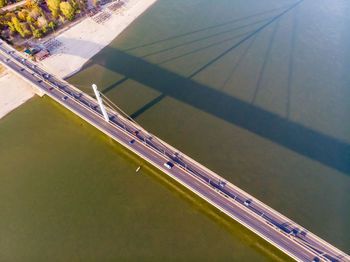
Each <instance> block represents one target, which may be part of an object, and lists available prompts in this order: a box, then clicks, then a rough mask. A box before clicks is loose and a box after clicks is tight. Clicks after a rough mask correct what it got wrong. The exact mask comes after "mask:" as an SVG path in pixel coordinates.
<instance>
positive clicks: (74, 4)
mask: <svg viewBox="0 0 350 262" xmlns="http://www.w3.org/2000/svg"><path fill="white" fill-rule="evenodd" d="M71 3H72V7H73V8H74V10H78V5H77V3H76V2H75V1H74V0H72V1H71Z"/></svg>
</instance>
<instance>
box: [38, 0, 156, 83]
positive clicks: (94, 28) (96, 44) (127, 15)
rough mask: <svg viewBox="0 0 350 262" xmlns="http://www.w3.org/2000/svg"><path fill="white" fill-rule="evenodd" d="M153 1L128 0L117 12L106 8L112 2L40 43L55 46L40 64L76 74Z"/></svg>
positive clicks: (60, 74) (59, 72)
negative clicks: (91, 15) (105, 17)
mask: <svg viewBox="0 0 350 262" xmlns="http://www.w3.org/2000/svg"><path fill="white" fill-rule="evenodd" d="M156 1H157V0H129V1H127V2H126V3H125V4H124V6H123V7H121V9H119V10H117V11H111V10H109V9H108V7H109V6H111V5H112V4H113V3H109V4H107V5H105V6H104V7H103V8H102V10H101V11H100V12H99V13H97V14H96V15H95V16H93V17H89V18H86V19H84V20H83V21H81V22H80V23H78V24H76V25H75V26H73V27H72V28H70V29H68V30H66V31H64V32H63V33H61V34H59V35H57V36H55V37H52V38H50V39H49V40H47V41H46V42H45V43H43V45H44V46H52V45H54V46H56V47H54V48H53V49H52V50H50V52H51V56H50V57H48V58H46V59H45V60H43V61H42V62H40V63H39V65H40V66H42V67H43V68H44V69H45V70H47V71H49V72H51V73H52V74H55V75H56V76H58V77H61V78H68V77H69V76H72V75H73V74H76V73H77V72H79V71H80V70H81V68H82V67H83V65H84V64H85V63H86V62H88V61H89V60H90V58H92V57H93V56H95V55H96V54H97V53H99V52H100V51H101V50H102V49H103V48H105V47H106V46H108V45H109V44H110V43H111V42H112V41H113V40H114V39H116V37H118V36H119V35H120V34H121V33H122V32H123V31H124V30H125V29H126V28H127V27H128V26H129V25H130V24H131V23H132V22H133V21H135V20H136V19H137V18H138V17H139V16H140V15H142V14H143V13H144V12H145V11H146V10H147V9H148V8H149V7H151V6H152V5H153V4H154V3H155V2H156ZM103 16H107V17H108V18H107V19H106V20H103V21H102V22H101V23H98V22H96V21H99V20H98V19H99V17H100V18H101V17H102V18H103ZM82 46H84V48H81V47H82ZM48 49H50V48H48ZM67 61H69V65H67Z"/></svg>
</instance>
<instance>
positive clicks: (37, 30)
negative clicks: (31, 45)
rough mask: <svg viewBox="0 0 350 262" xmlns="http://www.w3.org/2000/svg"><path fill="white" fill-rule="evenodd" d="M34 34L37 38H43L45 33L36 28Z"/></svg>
mask: <svg viewBox="0 0 350 262" xmlns="http://www.w3.org/2000/svg"><path fill="white" fill-rule="evenodd" d="M33 36H34V37H35V38H41V37H42V36H43V34H42V33H41V31H40V30H39V29H35V30H34V31H33Z"/></svg>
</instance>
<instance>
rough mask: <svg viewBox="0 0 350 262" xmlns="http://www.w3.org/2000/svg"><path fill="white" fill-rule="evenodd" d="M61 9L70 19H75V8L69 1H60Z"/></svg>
mask: <svg viewBox="0 0 350 262" xmlns="http://www.w3.org/2000/svg"><path fill="white" fill-rule="evenodd" d="M60 9H61V11H62V13H63V15H64V16H65V17H66V18H67V19H68V20H69V21H72V20H74V16H75V15H74V8H73V7H72V5H71V4H70V3H69V2H61V3H60Z"/></svg>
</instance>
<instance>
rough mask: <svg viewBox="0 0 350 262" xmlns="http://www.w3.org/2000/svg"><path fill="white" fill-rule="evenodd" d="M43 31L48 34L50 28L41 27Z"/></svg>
mask: <svg viewBox="0 0 350 262" xmlns="http://www.w3.org/2000/svg"><path fill="white" fill-rule="evenodd" d="M41 31H42V32H43V34H44V35H46V34H47V33H48V32H49V31H50V30H49V28H48V27H47V26H45V27H43V28H41Z"/></svg>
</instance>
